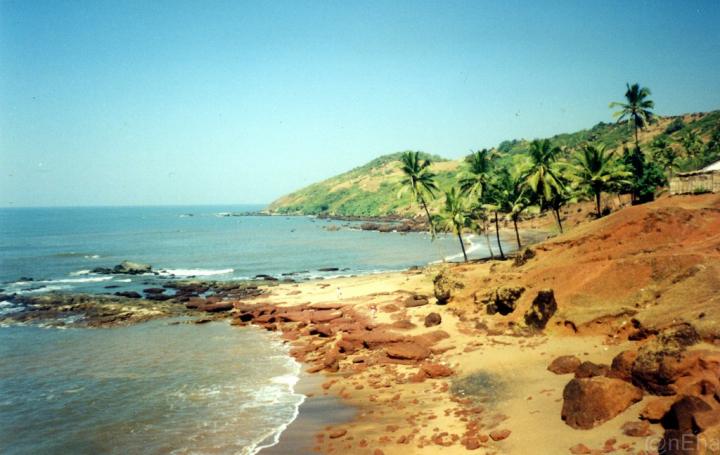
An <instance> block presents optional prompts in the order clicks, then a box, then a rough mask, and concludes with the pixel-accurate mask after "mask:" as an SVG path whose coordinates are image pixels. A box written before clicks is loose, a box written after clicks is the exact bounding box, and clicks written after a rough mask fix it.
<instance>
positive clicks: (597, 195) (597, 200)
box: [595, 192, 602, 218]
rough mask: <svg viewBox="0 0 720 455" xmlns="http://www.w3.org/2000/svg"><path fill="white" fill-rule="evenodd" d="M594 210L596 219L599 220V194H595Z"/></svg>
mask: <svg viewBox="0 0 720 455" xmlns="http://www.w3.org/2000/svg"><path fill="white" fill-rule="evenodd" d="M595 209H596V210H597V217H598V218H600V216H602V215H601V213H600V193H599V192H598V193H595Z"/></svg>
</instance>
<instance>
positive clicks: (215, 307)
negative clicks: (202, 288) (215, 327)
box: [200, 302, 233, 313]
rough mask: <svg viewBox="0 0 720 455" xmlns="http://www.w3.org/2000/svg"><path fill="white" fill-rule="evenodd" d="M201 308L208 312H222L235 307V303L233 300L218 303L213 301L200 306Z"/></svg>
mask: <svg viewBox="0 0 720 455" xmlns="http://www.w3.org/2000/svg"><path fill="white" fill-rule="evenodd" d="M200 309H201V310H203V311H205V312H207V313H220V312H223V311H230V310H232V309H233V304H232V303H231V302H218V303H211V304H209V305H204V306H201V307H200Z"/></svg>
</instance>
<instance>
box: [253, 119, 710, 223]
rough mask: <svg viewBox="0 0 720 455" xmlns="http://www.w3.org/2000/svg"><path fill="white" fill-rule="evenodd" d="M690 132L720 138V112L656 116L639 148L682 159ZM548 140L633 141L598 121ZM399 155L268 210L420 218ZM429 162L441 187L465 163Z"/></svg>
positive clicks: (520, 154) (521, 152)
mask: <svg viewBox="0 0 720 455" xmlns="http://www.w3.org/2000/svg"><path fill="white" fill-rule="evenodd" d="M690 132H691V133H694V134H696V135H697V137H699V138H700V140H702V141H705V142H708V141H710V140H712V138H713V137H717V136H718V134H719V133H720V111H712V112H709V113H693V114H685V115H682V116H674V117H657V121H656V122H654V123H652V124H650V125H649V126H648V127H647V128H645V129H643V130H641V131H640V133H639V141H640V144H641V145H647V147H643V150H644V151H645V153H646V154H647V155H648V156H651V150H652V147H651V146H650V145H651V144H652V143H653V142H654V141H655V140H657V139H658V138H666V139H667V140H668V142H670V144H671V146H672V147H673V148H674V149H676V150H678V152H679V154H680V155H681V156H682V155H683V154H685V151H684V149H683V145H682V144H683V138H684V137H685V136H686V135H687V134H688V133H690ZM549 139H550V141H551V142H552V144H553V145H557V146H560V147H565V148H567V150H571V149H573V148H575V147H577V146H579V145H580V144H583V143H586V142H590V141H592V142H599V143H603V144H605V145H606V147H608V148H609V149H621V148H622V147H623V144H625V143H631V142H632V141H633V129H632V126H631V125H629V124H628V123H620V124H618V123H605V122H600V123H598V124H597V125H595V126H593V127H592V128H590V129H585V130H581V131H577V132H574V133H566V134H558V135H555V136H553V137H551V138H549ZM529 145H530V141H529V140H525V139H522V140H512V141H504V142H501V143H500V144H499V145H498V146H497V147H496V150H497V152H498V153H499V154H500V155H501V157H500V160H501V161H507V162H513V161H519V160H523V159H524V157H525V155H526V153H527V150H528V148H529ZM568 153H569V152H568ZM400 155H401V152H398V153H393V154H390V155H384V156H381V157H379V158H376V159H375V160H373V161H371V162H369V163H367V164H365V165H364V166H360V167H357V168H355V169H353V170H351V171H349V172H346V173H343V174H340V175H337V176H335V177H332V178H329V179H327V180H324V181H322V182H318V183H314V184H312V185H309V186H307V187H305V188H302V189H300V190H298V191H295V192H293V193H291V194H288V195H286V196H283V197H281V198H280V199H278V200H276V201H274V202H273V203H272V204H270V206H269V207H268V209H267V210H268V211H269V212H271V213H276V214H295V215H320V214H327V215H331V216H359V217H363V216H365V217H372V216H387V215H400V216H415V215H419V214H420V213H421V208H420V207H419V206H418V205H417V203H415V201H414V200H413V197H412V195H411V194H410V193H409V192H405V193H404V194H400V195H399V194H398V193H399V190H400V188H401V182H402V180H403V178H404V176H403V173H402V171H401V170H400V162H399V158H400ZM425 158H430V159H432V161H433V164H432V166H431V170H432V171H433V172H434V173H436V174H437V183H438V186H439V187H440V188H448V187H450V186H451V184H452V182H455V181H457V179H458V176H459V174H460V173H462V172H463V170H464V168H465V163H464V159H458V160H447V159H443V158H441V157H438V156H429V155H426V156H425ZM694 167H697V163H692V162H690V160H688V161H687V162H685V163H683V162H682V161H681V162H680V165H679V170H681V171H686V170H692V169H693V168H694ZM441 203H442V201H440V200H439V199H435V200H432V201H430V202H429V205H430V208H431V210H433V209H437V208H438V207H439V206H440V204H441Z"/></svg>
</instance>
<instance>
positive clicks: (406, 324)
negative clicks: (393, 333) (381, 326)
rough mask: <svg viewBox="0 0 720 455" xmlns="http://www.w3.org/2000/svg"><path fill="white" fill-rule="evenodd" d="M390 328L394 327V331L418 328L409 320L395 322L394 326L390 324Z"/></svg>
mask: <svg viewBox="0 0 720 455" xmlns="http://www.w3.org/2000/svg"><path fill="white" fill-rule="evenodd" d="M390 327H392V328H394V329H401V330H409V329H413V328H415V327H416V326H415V324H413V323H412V322H410V321H409V320H407V319H403V320H400V321H395V322H393V323H392V324H390Z"/></svg>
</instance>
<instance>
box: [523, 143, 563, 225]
mask: <svg viewBox="0 0 720 455" xmlns="http://www.w3.org/2000/svg"><path fill="white" fill-rule="evenodd" d="M560 151H561V150H560V147H557V146H555V147H553V146H552V145H551V143H550V141H549V140H548V139H543V140H534V141H532V142H531V143H530V150H529V153H528V155H529V157H530V169H528V171H527V174H526V176H525V182H526V184H527V186H528V188H530V190H531V191H532V193H533V194H534V195H535V197H536V199H537V200H538V202H539V203H540V207H541V208H548V207H550V208H552V209H553V211H554V212H555V216H556V219H557V222H558V227H559V228H560V232H562V222H561V221H560V206H561V205H562V203H564V201H566V199H565V198H564V197H562V196H561V195H562V194H563V193H565V185H564V184H563V180H562V175H561V172H560V169H559V166H558V164H557V162H556V159H557V155H558V154H559V153H560ZM551 201H552V202H553V203H551Z"/></svg>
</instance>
